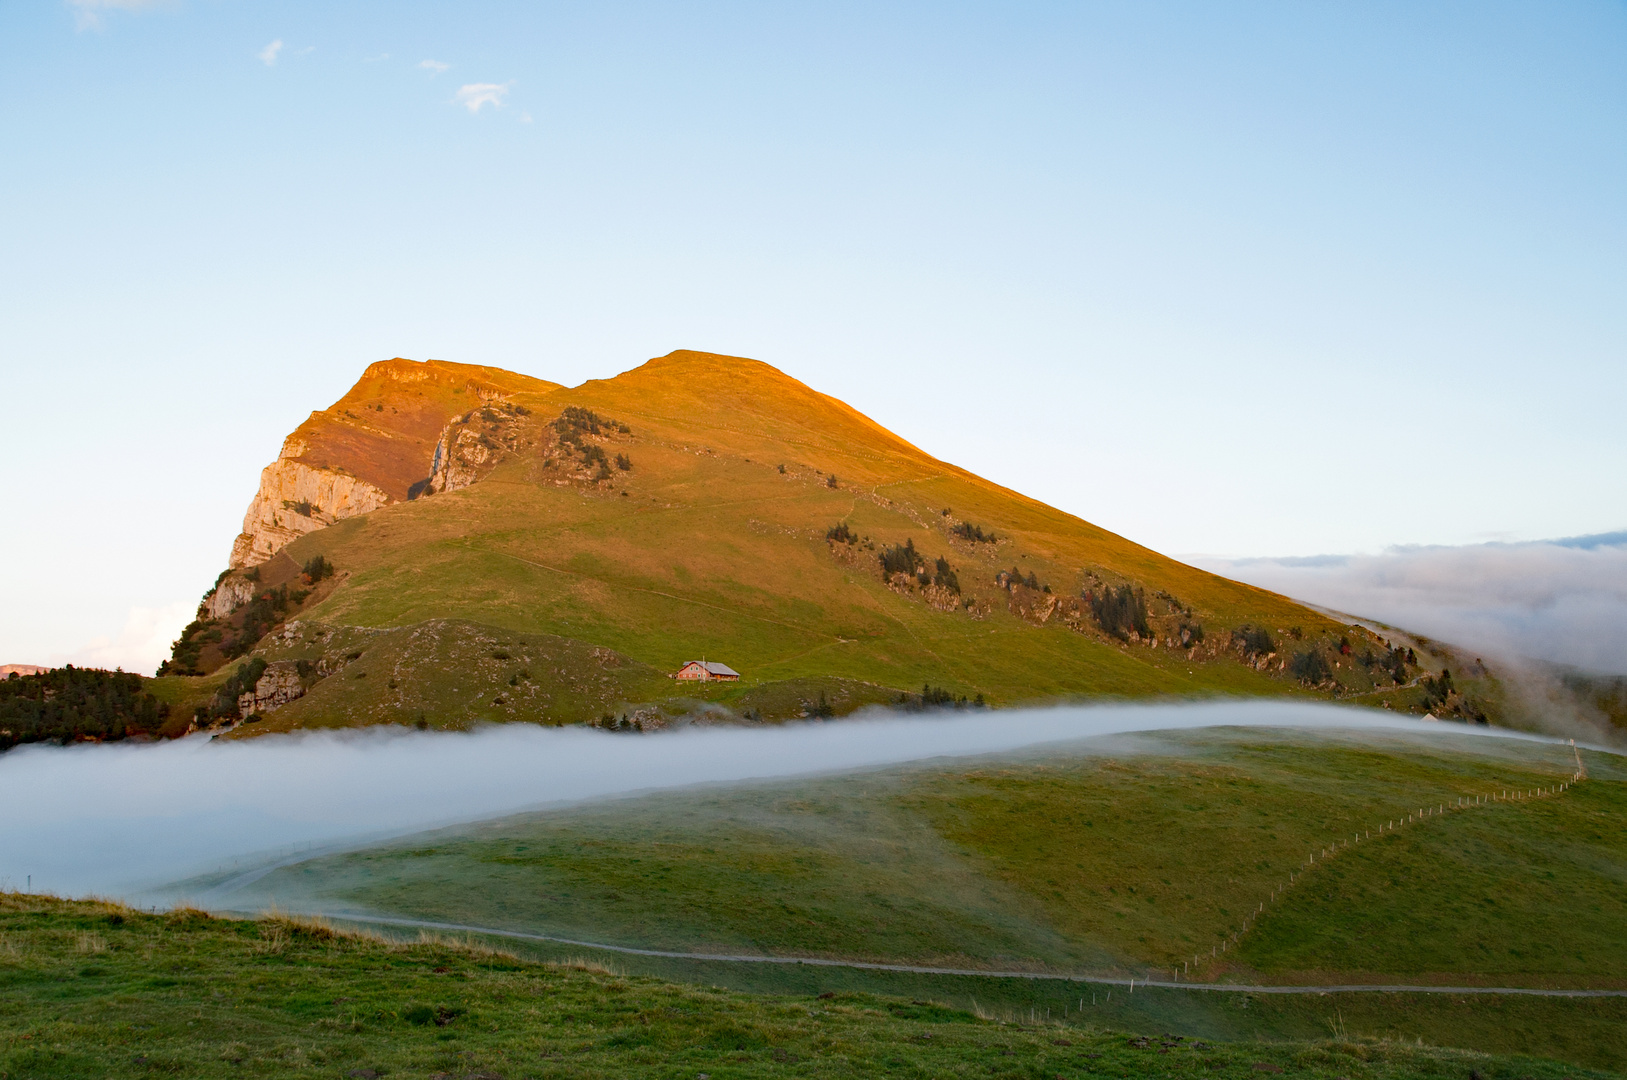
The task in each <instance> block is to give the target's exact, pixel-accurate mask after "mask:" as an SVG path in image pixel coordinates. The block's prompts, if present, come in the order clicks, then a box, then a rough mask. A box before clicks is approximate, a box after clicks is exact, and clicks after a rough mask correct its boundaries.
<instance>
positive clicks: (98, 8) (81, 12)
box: [68, 0, 170, 30]
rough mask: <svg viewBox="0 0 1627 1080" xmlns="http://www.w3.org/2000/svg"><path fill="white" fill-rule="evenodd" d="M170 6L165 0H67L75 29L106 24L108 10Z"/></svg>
mask: <svg viewBox="0 0 1627 1080" xmlns="http://www.w3.org/2000/svg"><path fill="white" fill-rule="evenodd" d="M168 6H170V5H169V3H168V2H167V0H68V7H69V8H70V9H71V10H72V11H73V25H74V29H75V30H100V29H102V28H103V27H104V26H106V25H107V22H106V19H105V18H104V16H105V15H106V13H108V12H110V11H132V12H134V11H150V10H152V9H153V8H157V7H168Z"/></svg>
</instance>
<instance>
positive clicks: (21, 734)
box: [0, 665, 169, 751]
mask: <svg viewBox="0 0 1627 1080" xmlns="http://www.w3.org/2000/svg"><path fill="white" fill-rule="evenodd" d="M168 716H169V705H167V704H166V703H164V702H162V701H159V700H158V699H157V698H156V697H154V696H153V695H152V694H151V693H150V692H148V691H146V690H145V689H144V688H143V685H142V680H141V676H140V675H135V674H131V673H129V672H124V671H103V670H100V669H97V668H76V667H73V666H72V665H69V666H67V667H60V668H53V669H52V670H50V671H46V672H42V673H40V674H38V675H17V674H13V675H11V676H10V677H9V678H6V679H0V751H4V750H9V749H10V748H11V747H13V746H17V745H19V744H21V743H32V742H57V743H61V744H63V745H67V744H68V743H71V742H74V741H75V740H77V739H97V740H105V741H110V742H111V741H115V740H118V739H123V738H126V737H128V736H131V735H156V734H157V733H158V729H159V728H160V727H161V726H163V723H164V720H165V718H166V717H168Z"/></svg>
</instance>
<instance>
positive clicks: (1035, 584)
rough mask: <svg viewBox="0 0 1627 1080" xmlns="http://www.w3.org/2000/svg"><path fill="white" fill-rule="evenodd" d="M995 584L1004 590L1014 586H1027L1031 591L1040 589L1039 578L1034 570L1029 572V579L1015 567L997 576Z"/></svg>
mask: <svg viewBox="0 0 1627 1080" xmlns="http://www.w3.org/2000/svg"><path fill="white" fill-rule="evenodd" d="M994 582H995V584H996V585H999V586H1000V587H1001V588H1002V589H1010V588H1011V587H1012V586H1013V585H1026V586H1028V587H1029V588H1030V589H1036V590H1037V589H1038V588H1039V587H1040V584H1039V578H1038V577H1036V576H1035V575H1034V572H1033V571H1032V570H1030V571H1029V572H1028V576H1027V577H1024V576H1023V572H1022V571H1021V570H1019V569H1018V568H1017V567H1015V566H1013V567H1012V568H1011V569H1010V570H1002V571H1000V572H999V573H998V574H996V575H995V576H994Z"/></svg>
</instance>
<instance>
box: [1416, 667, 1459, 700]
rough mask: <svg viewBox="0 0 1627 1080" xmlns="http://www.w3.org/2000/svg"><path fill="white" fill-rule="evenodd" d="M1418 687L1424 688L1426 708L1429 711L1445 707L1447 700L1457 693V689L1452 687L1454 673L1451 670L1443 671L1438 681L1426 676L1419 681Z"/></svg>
mask: <svg viewBox="0 0 1627 1080" xmlns="http://www.w3.org/2000/svg"><path fill="white" fill-rule="evenodd" d="M1418 685H1419V686H1422V687H1423V688H1424V707H1425V708H1428V709H1436V708H1439V707H1440V706H1442V705H1445V704H1446V699H1447V698H1449V697H1451V696H1452V694H1453V693H1455V692H1456V691H1457V687H1455V686H1453V685H1452V672H1451V671H1450V670H1449V669H1443V670H1442V671H1441V674H1440V678H1438V679H1437V678H1431V677H1430V676H1428V675H1425V676H1424V677H1423V678H1422V679H1419V680H1418Z"/></svg>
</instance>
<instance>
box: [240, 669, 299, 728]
mask: <svg viewBox="0 0 1627 1080" xmlns="http://www.w3.org/2000/svg"><path fill="white" fill-rule="evenodd" d="M304 696H305V684H304V683H303V682H301V681H300V677H299V669H298V667H297V666H296V665H295V664H294V662H293V661H291V660H278V661H276V662H274V663H270V664H267V665H266V669H265V671H264V672H262V673H261V674H260V678H259V680H258V681H257V682H255V684H254V689H253V690H250V691H249V692H248V693H246V694H239V695H238V698H237V711H238V714H239V715H240V716H245V717H247V716H253V715H254V714H255V713H268V712H271V711H272V710H274V709H277V708H280V707H281V706H283V705H286V704H288V703H289V702H290V701H293V700H294V699H295V698H299V697H304Z"/></svg>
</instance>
